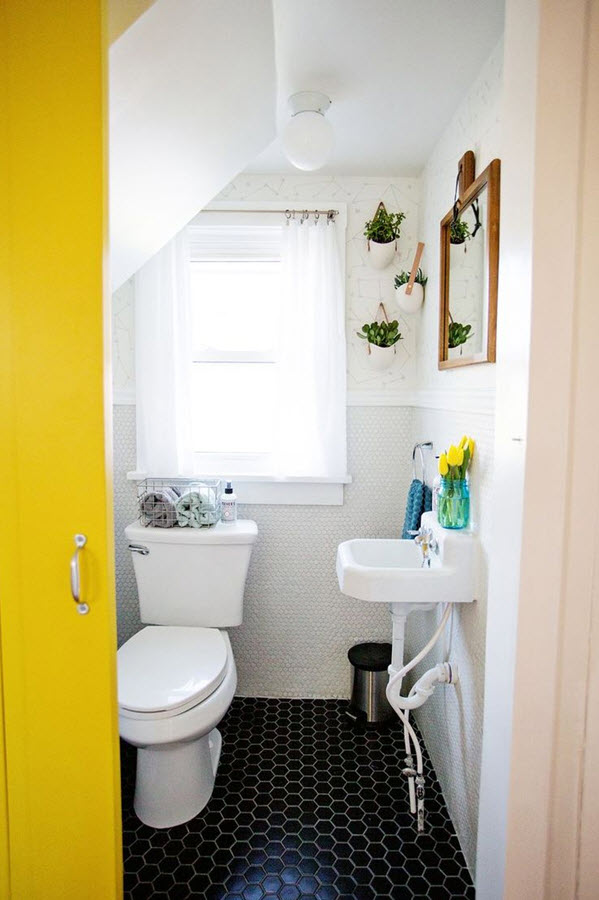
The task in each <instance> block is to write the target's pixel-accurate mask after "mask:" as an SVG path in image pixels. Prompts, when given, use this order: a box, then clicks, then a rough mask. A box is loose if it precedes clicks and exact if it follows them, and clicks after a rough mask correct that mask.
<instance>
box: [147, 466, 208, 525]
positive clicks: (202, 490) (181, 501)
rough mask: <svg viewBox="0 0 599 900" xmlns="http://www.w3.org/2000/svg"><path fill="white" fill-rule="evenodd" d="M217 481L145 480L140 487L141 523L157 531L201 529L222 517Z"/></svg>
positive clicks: (189, 479)
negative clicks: (187, 528) (159, 529)
mask: <svg viewBox="0 0 599 900" xmlns="http://www.w3.org/2000/svg"><path fill="white" fill-rule="evenodd" d="M221 496H222V482H221V481H220V480H218V479H216V478H215V479H202V480H198V479H197V478H196V479H194V478H145V479H144V480H143V481H140V482H138V485H137V502H138V506H139V521H140V522H141V524H142V525H153V526H154V527H155V528H177V527H178V528H185V527H191V528H201V527H202V525H215V524H216V523H217V522H218V521H220V517H221Z"/></svg>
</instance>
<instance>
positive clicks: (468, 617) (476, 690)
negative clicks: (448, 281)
mask: <svg viewBox="0 0 599 900" xmlns="http://www.w3.org/2000/svg"><path fill="white" fill-rule="evenodd" d="M502 62H503V46H502V43H500V44H499V45H498V46H497V47H496V48H495V50H494V51H493V53H492V54H491V56H490V58H489V60H488V62H487V63H486V64H485V66H484V67H483V69H482V71H481V72H480V74H479V76H478V78H477V79H476V81H475V82H474V83H473V85H472V88H471V90H470V91H469V93H468V95H467V96H466V97H465V98H464V100H463V101H462V103H461V105H460V107H459V108H458V109H457V111H456V113H455V114H454V116H453V118H452V120H451V122H450V123H449V125H448V127H447V129H446V130H445V132H444V133H443V135H442V136H441V138H440V139H439V141H438V143H437V145H436V146H435V149H434V151H433V153H432V154H431V156H430V158H429V160H428V162H427V164H426V167H425V169H424V172H423V174H422V186H421V196H422V208H421V229H420V234H421V239H422V240H424V241H425V243H426V250H425V256H424V263H423V265H424V269H425V271H426V273H427V274H428V277H429V282H428V286H427V296H428V302H427V303H425V308H424V311H423V315H422V321H421V323H420V328H419V332H418V339H417V343H416V356H417V373H416V374H417V379H418V387H419V388H421V389H424V390H425V391H427V390H429V391H430V390H432V391H433V394H434V396H435V397H436V398H437V401H439V403H438V405H439V406H443V407H444V408H441V409H439V408H437V409H422V408H420V409H416V410H415V415H414V428H415V432H414V434H415V438H416V440H433V442H434V444H435V449H436V452H437V453H438V452H440V450H442V449H445V448H446V447H448V445H449V444H450V443H452V442H455V441H458V440H459V439H460V437H461V436H462V434H464V433H465V434H469V435H472V436H473V437H474V439H475V440H476V442H477V452H476V455H475V461H474V464H473V468H472V473H471V475H472V477H471V484H472V511H473V520H474V524H475V527H476V528H477V531H478V535H479V538H480V561H479V563H480V564H479V571H478V578H477V590H476V602H475V603H474V604H472V605H464V606H459V607H456V609H455V610H454V612H453V614H452V620H451V627H450V629H449V631H448V634H447V638H446V640H445V641H444V642H441V643H440V644H439V645H438V647H437V649H436V652H435V654H433V655H432V656H431V657H428V658H427V659H426V660H425V661H424V662H423V663H422V664H421V665H420V667H418V668H417V669H416V674H421V673H422V672H423V671H424V670H425V669H427V668H429V666H430V665H431V659H434V660H435V661H437V660H441V659H447V658H451V659H452V660H455V661H456V662H457V663H458V664H459V667H460V682H459V684H458V685H457V687H456V688H455V689H452V688H450V689H443V690H438V691H437V692H436V693H435V695H434V696H433V698H432V699H431V700H430V701H429V702H428V703H426V704H425V705H424V706H423V707H422V709H421V710H419V712H418V714H417V720H418V723H419V725H420V727H421V729H422V732H423V735H424V739H425V742H426V746H427V749H428V751H429V753H430V756H431V759H432V762H433V764H434V766H435V770H436V772H437V776H438V778H439V781H440V783H441V787H442V789H443V794H444V796H445V799H446V801H447V805H448V809H449V812H450V815H451V817H452V820H453V822H454V825H455V828H456V831H457V834H458V837H459V839H460V843H461V845H462V849H463V851H464V855H465V857H466V860H467V862H468V864H469V866H470V868H471V870H472V871H474V869H475V864H476V839H477V838H476V836H477V828H478V799H479V782H480V766H481V754H482V731H483V729H482V720H483V692H484V679H485V635H486V621H487V583H488V558H489V554H490V541H491V539H490V531H491V522H492V516H491V509H492V503H491V483H492V476H493V465H494V452H493V443H494V396H493V388H494V379H495V371H494V369H495V367H494V366H492V365H477V366H470V367H466V368H463V369H453V370H444V371H442V372H440V371H439V370H438V368H437V340H438V315H439V307H438V300H437V298H438V296H439V223H440V220H441V219H442V218H443V216H444V215H445V213H446V212H447V211H448V210H449V209H450V208H451V205H452V203H453V191H454V185H455V177H456V173H457V163H458V160H459V159H460V157H461V156H462V155H463V154H464V153H465V151H466V150H474V153H475V157H476V172H477V174H478V173H479V172H481V171H482V170H483V169H484V168H485V166H486V165H487V164H488V163H489V162H490V161H491V160H492V159H494V158H495V157H498V156H501V94H502ZM437 617H438V613H436V612H435V613H427V614H422V613H419V614H417V615H414V616H412V621H411V622H410V628H409V634H408V642H407V644H408V652H410V651H415V652H416V651H417V650H418V649H420V647H421V646H423V645H424V644H425V643H426V641H427V640H428V637H429V636H430V633H431V632H432V631H433V630H434V625H435V622H436V620H437Z"/></svg>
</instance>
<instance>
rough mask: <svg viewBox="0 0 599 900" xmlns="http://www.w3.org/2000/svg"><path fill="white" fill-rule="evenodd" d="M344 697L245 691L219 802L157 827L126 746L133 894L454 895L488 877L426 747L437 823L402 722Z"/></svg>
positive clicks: (138, 897)
mask: <svg viewBox="0 0 599 900" xmlns="http://www.w3.org/2000/svg"><path fill="white" fill-rule="evenodd" d="M345 706H346V704H345V703H344V702H343V701H340V700H271V699H269V700H265V699H250V698H240V697H238V698H236V699H235V700H234V702H233V704H232V706H231V709H230V710H229V712H228V713H227V715H226V717H225V719H224V720H223V722H222V723H221V726H220V730H221V732H222V735H223V750H222V756H221V760H220V766H219V770H218V774H217V778H216V785H215V788H214V793H213V795H212V798H211V800H210V803H209V804H208V806H207V807H206V809H205V810H203V812H202V813H200V815H199V816H196V818H195V819H193V820H192V821H191V822H188V823H187V824H186V825H179V826H177V827H176V828H169V829H165V830H161V831H156V830H154V829H152V828H149V827H148V826H147V825H143V824H142V823H141V822H140V821H139V820H138V819H137V817H136V816H135V813H134V812H133V787H134V780H135V750H134V749H133V748H132V747H129V746H128V745H126V744H124V743H123V744H122V745H121V757H122V778H123V840H124V864H125V897H127V898H131V900H148V898H156V900H158V898H169V900H170V898H176V900H185V898H200V897H201V898H206V900H263V898H264V900H275V898H278V900H379V898H384V897H390V898H394V900H450V898H458V897H459V898H474V888H473V886H472V881H471V878H470V875H469V873H468V869H467V868H466V864H465V861H464V858H463V856H462V853H461V850H460V846H459V843H458V840H457V837H456V835H455V832H454V830H453V827H452V824H451V820H450V818H449V815H448V813H447V808H446V806H445V802H444V800H443V795H442V794H441V789H440V787H439V784H438V782H437V780H436V777H435V774H434V772H433V771H432V768H431V766H430V763H429V761H428V759H427V760H426V803H427V812H428V818H427V831H426V833H425V834H421V835H419V834H418V833H417V831H416V823H415V820H414V817H413V816H412V815H410V812H409V807H408V796H407V785H406V781H405V778H404V777H403V776H402V775H401V774H400V770H401V768H402V765H403V755H404V754H403V752H402V748H403V735H402V731H401V728H400V725H399V722H398V723H397V724H396V725H395V724H394V725H393V726H392V727H390V728H388V729H386V730H385V731H376V732H375V731H363V730H362V731H356V729H355V727H354V726H353V725H352V724H351V722H350V721H349V719H348V718H347V717H346V715H345Z"/></svg>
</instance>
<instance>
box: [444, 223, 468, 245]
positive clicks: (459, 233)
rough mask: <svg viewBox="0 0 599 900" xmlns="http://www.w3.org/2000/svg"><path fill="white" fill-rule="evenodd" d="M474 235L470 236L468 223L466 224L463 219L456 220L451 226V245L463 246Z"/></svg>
mask: <svg viewBox="0 0 599 900" xmlns="http://www.w3.org/2000/svg"><path fill="white" fill-rule="evenodd" d="M471 237H472V235H471V234H470V228H469V227H468V223H467V222H464V221H463V220H462V219H459V218H458V219H454V220H453V221H452V223H451V225H450V226H449V243H450V244H463V243H464V241H469V240H470V238H471Z"/></svg>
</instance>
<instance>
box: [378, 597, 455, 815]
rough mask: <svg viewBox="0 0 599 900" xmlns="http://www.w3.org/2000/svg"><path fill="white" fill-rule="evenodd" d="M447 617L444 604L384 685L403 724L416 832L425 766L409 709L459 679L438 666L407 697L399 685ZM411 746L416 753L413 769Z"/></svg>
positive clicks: (451, 668) (442, 665)
mask: <svg viewBox="0 0 599 900" xmlns="http://www.w3.org/2000/svg"><path fill="white" fill-rule="evenodd" d="M450 614H451V604H450V603H447V604H446V605H445V609H444V611H443V615H442V616H441V621H440V622H439V625H438V626H437V629H436V631H435V632H434V634H433V636H432V637H431V639H430V640H429V641H428V643H427V644H425V646H424V647H423V648H422V650H421V651H420V652H419V653H417V654H416V656H415V657H414V658H413V659H411V660H410V661H409V662H408V663H406V664H405V666H402V668H401V669H399V670H397V671H396V670H395V669H393V668H392V667H391V666H390V667H389V671H390V676H391V677H390V678H389V683H388V685H387V692H386V693H387V699H388V701H389V703H390V704H391V706H392V707H393V709H394V710H395V712H396V713H397V715H398V716H399V718H400V719H401V721H402V723H403V730H404V744H405V750H406V758H405V764H406V768H405V769H404V770H403V774H404V775H407V777H408V787H409V793H410V811H411V812H412V813H414V814H415V815H416V817H417V828H418V831H419V832H422V831H424V766H423V762H422V750H421V747H420V742H419V740H418V738H417V736H416V732H415V731H414V729H413V728H412V725H411V723H410V710H411V709H417V707H419V706H422V704H423V703H425V702H426V701H427V700H428V698H429V697H430V696H431V695H432V693H433V692H434V690H435V686H436V685H437V684H443V683H445V684H455V682H456V681H457V680H458V673H457V667H456V666H455V664H453V665H452V664H451V663H439V665H436V666H434V668H432V669H429V670H428V671H427V672H425V673H424V675H422V677H421V678H419V679H418V681H417V682H416V684H415V685H414V686H413V687H412V689H411V691H410V693H409V694H408V696H407V697H403V696H402V695H401V683H402V680H403V679H404V678H405V676H406V675H407V674H408V672H410V671H411V670H412V669H413V668H414V666H417V665H418V663H419V662H421V660H423V659H424V657H425V656H426V655H427V653H429V652H430V651H431V650H432V648H433V647H434V646H435V644H436V643H437V641H438V640H439V638H440V637H441V634H442V633H443V631H444V629H445V626H446V625H447V622H448V620H449V616H450ZM412 746H413V747H414V751H415V754H416V768H415V769H414V758H413V756H412Z"/></svg>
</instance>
